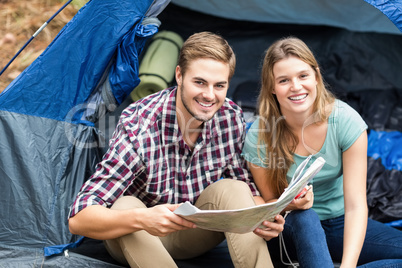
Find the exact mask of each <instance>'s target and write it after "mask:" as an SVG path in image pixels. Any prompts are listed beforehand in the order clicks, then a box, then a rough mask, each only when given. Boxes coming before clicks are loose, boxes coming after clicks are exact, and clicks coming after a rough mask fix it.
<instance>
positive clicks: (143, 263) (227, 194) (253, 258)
mask: <svg viewBox="0 0 402 268" xmlns="http://www.w3.org/2000/svg"><path fill="white" fill-rule="evenodd" d="M254 205H255V203H254V199H253V196H252V194H251V191H250V188H249V187H248V185H247V184H246V183H244V182H241V181H237V180H233V179H223V180H219V181H218V182H215V183H213V184H211V185H210V186H208V187H207V188H206V189H205V190H204V191H203V192H202V193H201V195H200V196H199V198H198V200H197V201H196V203H195V206H197V207H198V208H199V209H202V210H210V209H238V208H246V207H251V206H254ZM143 207H145V205H144V204H143V203H142V202H141V201H140V200H139V199H137V198H135V197H132V196H125V197H121V198H119V199H118V200H117V201H116V202H115V203H114V204H113V206H112V208H111V209H133V208H143ZM225 238H226V240H227V244H228V248H229V253H230V256H231V259H232V261H233V264H234V266H235V267H236V268H237V267H244V268H257V267H273V264H272V261H271V257H270V255H269V252H268V248H267V244H266V242H265V240H264V239H262V238H261V237H259V236H257V235H255V234H254V233H252V232H251V233H246V234H235V233H228V232H227V233H220V232H214V231H208V230H203V229H200V228H196V229H189V230H184V231H178V232H174V233H171V234H169V235H168V236H166V237H156V236H152V235H150V234H149V233H147V232H146V231H138V232H134V233H131V234H128V235H125V236H122V237H119V238H116V239H113V240H107V241H105V245H106V248H107V250H108V251H109V253H110V254H111V256H112V257H113V258H115V259H116V260H117V261H119V262H121V263H122V264H126V265H127V264H129V265H130V267H141V268H148V267H151V268H152V267H177V265H176V263H175V262H174V260H173V259H189V258H193V257H196V256H199V255H201V254H203V253H205V252H207V251H209V250H211V249H213V248H214V247H216V246H217V245H218V244H219V243H221V242H222V241H223V240H224V239H225Z"/></svg>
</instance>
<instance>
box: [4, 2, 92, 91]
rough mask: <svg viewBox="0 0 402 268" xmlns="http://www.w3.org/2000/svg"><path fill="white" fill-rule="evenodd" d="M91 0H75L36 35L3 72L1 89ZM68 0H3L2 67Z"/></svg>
mask: <svg viewBox="0 0 402 268" xmlns="http://www.w3.org/2000/svg"><path fill="white" fill-rule="evenodd" d="M87 1H88V0H74V1H73V2H72V3H70V4H69V5H68V6H67V7H66V8H65V9H64V10H63V11H62V12H60V13H59V14H58V15H57V16H56V17H55V18H54V19H53V20H52V21H51V22H50V23H49V24H48V25H47V26H46V27H45V28H44V29H43V31H42V32H41V33H40V34H39V35H38V36H36V37H35V38H34V39H33V40H32V41H31V43H30V44H29V45H28V46H27V47H26V48H25V49H24V50H23V51H22V52H21V54H20V55H19V56H18V57H17V58H16V59H15V60H14V61H13V63H11V65H10V66H9V67H8V68H7V70H6V71H5V72H4V73H3V74H2V75H1V76H0V92H1V91H3V90H4V88H6V86H7V85H8V84H9V83H10V82H11V81H12V80H13V79H14V78H15V77H17V76H18V74H20V73H21V72H22V71H23V70H24V69H25V68H26V67H27V66H29V65H30V64H31V63H32V62H33V61H34V60H35V59H36V58H37V57H38V56H39V55H40V54H41V53H42V52H43V51H44V50H45V48H46V47H47V46H48V45H49V44H50V42H51V41H52V40H53V39H54V38H55V37H56V35H57V33H58V32H59V31H60V30H61V29H62V28H63V27H64V25H66V23H67V22H69V21H70V20H71V18H72V17H73V16H74V15H75V14H76V13H77V11H78V9H79V8H80V7H82V6H83V5H84V4H85V3H86V2H87ZM66 2H67V0H29V1H15V0H0V70H2V69H3V67H4V66H5V65H6V64H7V63H8V62H9V61H10V60H11V59H12V57H13V56H14V55H15V54H16V53H17V52H18V50H19V49H20V48H21V47H22V46H23V45H24V44H25V43H26V42H27V41H28V40H29V38H31V36H32V35H33V34H34V33H35V32H36V31H37V30H38V29H39V28H40V27H41V26H42V24H43V23H45V22H46V21H47V20H48V19H49V18H51V16H52V15H53V14H54V13H56V12H57V10H59V9H60V8H61V7H62V6H63V5H64V4H65V3H66Z"/></svg>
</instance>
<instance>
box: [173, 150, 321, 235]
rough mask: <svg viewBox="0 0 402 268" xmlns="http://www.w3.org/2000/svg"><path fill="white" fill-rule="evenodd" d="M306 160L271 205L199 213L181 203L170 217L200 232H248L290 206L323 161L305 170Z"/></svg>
mask: <svg viewBox="0 0 402 268" xmlns="http://www.w3.org/2000/svg"><path fill="white" fill-rule="evenodd" d="M310 160H311V156H309V157H308V158H306V159H305V160H304V161H303V162H302V163H301V164H300V166H299V167H298V168H297V169H296V172H295V174H294V176H293V178H292V180H291V182H290V183H289V186H288V187H287V188H286V189H285V191H284V192H283V193H282V195H281V196H280V197H279V199H278V200H277V201H275V202H272V203H266V204H263V205H258V206H254V207H249V208H243V209H235V210H200V209H198V208H197V207H195V206H193V205H192V204H191V203H190V202H185V203H184V204H183V205H181V206H180V207H178V208H177V209H176V210H175V211H174V213H175V214H177V215H180V216H181V217H183V218H185V219H187V220H189V221H191V222H194V223H195V224H196V225H197V227H199V228H202V229H207V230H212V231H218V232H232V233H248V232H252V231H253V230H255V229H256V228H257V227H259V226H260V225H261V223H262V222H263V221H265V220H268V221H273V220H274V217H275V216H276V215H278V214H279V213H280V212H281V211H282V210H284V209H285V208H286V207H287V205H288V204H289V203H290V202H292V200H293V199H294V198H295V197H296V196H297V195H298V194H299V193H300V192H301V191H302V190H303V188H304V187H305V186H306V185H307V184H308V183H309V182H310V181H311V180H312V178H313V177H314V176H315V175H316V174H317V173H318V172H319V171H320V170H321V168H322V167H323V165H324V164H325V160H324V159H323V158H322V157H318V158H317V159H316V160H315V161H314V162H313V163H312V164H311V166H310V167H309V168H307V170H305V169H306V166H307V164H308V162H309V161H310Z"/></svg>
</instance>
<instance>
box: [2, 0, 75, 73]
mask: <svg viewBox="0 0 402 268" xmlns="http://www.w3.org/2000/svg"><path fill="white" fill-rule="evenodd" d="M72 1H73V0H68V1H67V3H65V4H64V5H63V6H62V7H61V8H60V9H59V10H58V11H57V12H56V13H54V14H53V16H52V17H50V19H48V20H47V21H46V22H45V23H44V24H43V25H42V26H41V27H40V28H39V29H38V30H37V31H36V32H35V33H34V34H33V35H32V36H31V38H29V40H28V41H27V42H26V43H25V44H24V45H23V46H22V48H21V49H20V50H18V52H17V53H16V54H15V55H14V57H13V58H12V59H11V60H10V61H9V62H8V63H7V64H6V66H5V67H4V68H3V69H2V70H1V72H0V76H1V75H2V74H3V73H4V71H5V70H6V69H7V68H8V66H10V64H11V63H12V62H13V61H14V60H15V58H17V57H18V55H19V54H20V53H21V52H22V51H23V50H24V49H25V48H26V46H27V45H28V44H29V43H31V41H32V40H33V39H34V38H35V37H36V36H37V35H38V34H39V33H40V32H41V31H42V30H43V29H44V28H45V27H46V26H47V25H48V24H49V22H50V21H51V20H53V18H54V17H56V16H57V15H58V14H59V13H60V12H61V11H62V10H63V9H64V8H65V7H66V6H67V5H68V4H70V3H71V2H72Z"/></svg>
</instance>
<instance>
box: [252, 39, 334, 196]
mask: <svg viewBox="0 0 402 268" xmlns="http://www.w3.org/2000/svg"><path fill="white" fill-rule="evenodd" d="M289 56H294V57H297V58H299V59H300V60H302V61H304V62H305V63H307V64H308V65H310V66H311V68H312V69H313V70H314V72H315V76H316V79H317V97H316V99H315V101H314V104H313V114H314V116H315V118H314V120H315V122H324V121H326V120H327V119H328V116H329V114H330V113H329V112H328V111H327V110H328V109H326V106H327V105H328V104H331V103H333V102H334V100H335V97H334V95H332V93H331V92H329V91H328V90H327V88H326V86H325V82H324V80H323V77H322V75H321V72H320V69H319V66H318V63H317V60H316V59H315V57H314V55H313V53H312V52H311V50H310V49H309V48H308V46H307V45H306V44H305V43H304V42H303V41H302V40H300V39H298V38H295V37H286V38H283V39H280V40H278V41H276V42H275V43H273V44H272V45H271V46H270V47H269V48H268V50H267V51H266V54H265V57H264V62H263V66H262V73H261V91H260V95H259V97H258V103H259V110H258V111H259V117H260V119H259V129H262V130H264V131H259V134H258V144H259V145H261V144H264V145H265V148H266V155H267V156H269V155H271V156H273V157H274V158H275V159H276V163H282V165H281V166H278V165H275V164H274V165H270V163H267V160H269V161H272V160H273V159H272V158H271V157H269V158H267V159H266V160H264V159H261V160H262V161H263V162H264V164H265V165H266V166H268V167H269V168H267V169H266V170H267V186H268V187H270V188H271V190H272V191H273V192H274V194H275V195H276V196H277V197H279V195H280V194H281V193H282V192H283V190H284V189H285V187H287V185H288V183H287V180H286V174H287V172H288V170H289V168H290V166H291V164H292V163H293V162H294V160H293V153H294V151H295V149H296V146H297V144H298V142H299V141H298V138H297V136H296V135H295V134H293V132H292V131H291V130H290V128H289V126H288V124H287V123H286V120H283V118H282V113H281V110H280V106H279V103H278V101H277V99H276V96H275V94H273V90H274V87H275V82H274V81H275V80H274V72H273V68H274V65H275V63H277V62H278V61H280V60H283V59H286V58H288V57H289ZM270 123H272V125H271V126H270V125H269V124H270ZM275 159H274V160H275Z"/></svg>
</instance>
